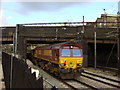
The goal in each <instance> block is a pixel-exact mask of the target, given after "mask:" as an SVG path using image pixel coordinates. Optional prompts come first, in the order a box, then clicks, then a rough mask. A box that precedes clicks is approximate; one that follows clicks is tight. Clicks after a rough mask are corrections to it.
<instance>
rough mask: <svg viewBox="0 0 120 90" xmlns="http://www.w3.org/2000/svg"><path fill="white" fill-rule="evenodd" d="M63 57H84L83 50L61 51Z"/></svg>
mask: <svg viewBox="0 0 120 90" xmlns="http://www.w3.org/2000/svg"><path fill="white" fill-rule="evenodd" d="M61 56H63V57H70V56H71V57H77V56H82V50H81V49H61Z"/></svg>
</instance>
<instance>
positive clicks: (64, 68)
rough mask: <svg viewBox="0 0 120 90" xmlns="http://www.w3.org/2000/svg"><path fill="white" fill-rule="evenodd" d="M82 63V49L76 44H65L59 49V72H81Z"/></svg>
mask: <svg viewBox="0 0 120 90" xmlns="http://www.w3.org/2000/svg"><path fill="white" fill-rule="evenodd" d="M82 63H83V53H82V49H81V48H80V47H78V46H65V47H62V48H61V50H60V57H59V67H60V71H61V73H64V74H65V73H66V74H67V73H69V74H76V73H81V72H82V71H83V70H82V69H81V67H82Z"/></svg>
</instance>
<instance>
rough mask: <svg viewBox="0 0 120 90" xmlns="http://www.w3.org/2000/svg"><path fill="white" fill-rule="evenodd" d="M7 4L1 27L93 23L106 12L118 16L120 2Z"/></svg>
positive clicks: (1, 19) (4, 4) (5, 3)
mask: <svg viewBox="0 0 120 90" xmlns="http://www.w3.org/2000/svg"><path fill="white" fill-rule="evenodd" d="M5 1H6V2H5ZM17 1H19V2H16V1H13V2H7V0H3V2H2V3H1V14H0V15H1V16H0V21H2V22H1V25H2V26H4V25H13V26H15V25H16V24H24V23H43V22H46V23H47V22H73V21H74V22H75V21H82V17H83V16H84V17H85V21H89V22H91V21H92V22H93V21H95V20H96V19H97V17H100V16H101V14H103V13H104V10H103V9H105V12H106V13H107V14H117V12H118V1H119V0H114V1H110V2H109V1H108V0H106V2H105V0H104V1H103V0H102V2H100V1H99V2H98V1H96V0H89V1H86V0H85V2H84V1H81V2H80V1H79V2H77V1H76V0H75V1H74V2H73V1H72V2H64V1H65V0H64V1H63V2H41V1H34V2H33V1H32V2H30V1H29V2H21V1H20V0H17Z"/></svg>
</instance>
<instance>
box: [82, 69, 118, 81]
mask: <svg viewBox="0 0 120 90" xmlns="http://www.w3.org/2000/svg"><path fill="white" fill-rule="evenodd" d="M84 73H86V74H90V75H93V76H97V77H100V78H103V79H107V80H110V81H113V82H117V83H120V81H119V80H115V79H111V78H108V77H104V76H100V75H97V74H94V73H90V72H86V71H84Z"/></svg>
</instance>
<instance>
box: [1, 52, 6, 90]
mask: <svg viewBox="0 0 120 90" xmlns="http://www.w3.org/2000/svg"><path fill="white" fill-rule="evenodd" d="M3 79H4V77H3V69H2V51H1V50H0V90H4V89H5V84H4V82H3V81H2V80H3Z"/></svg>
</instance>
